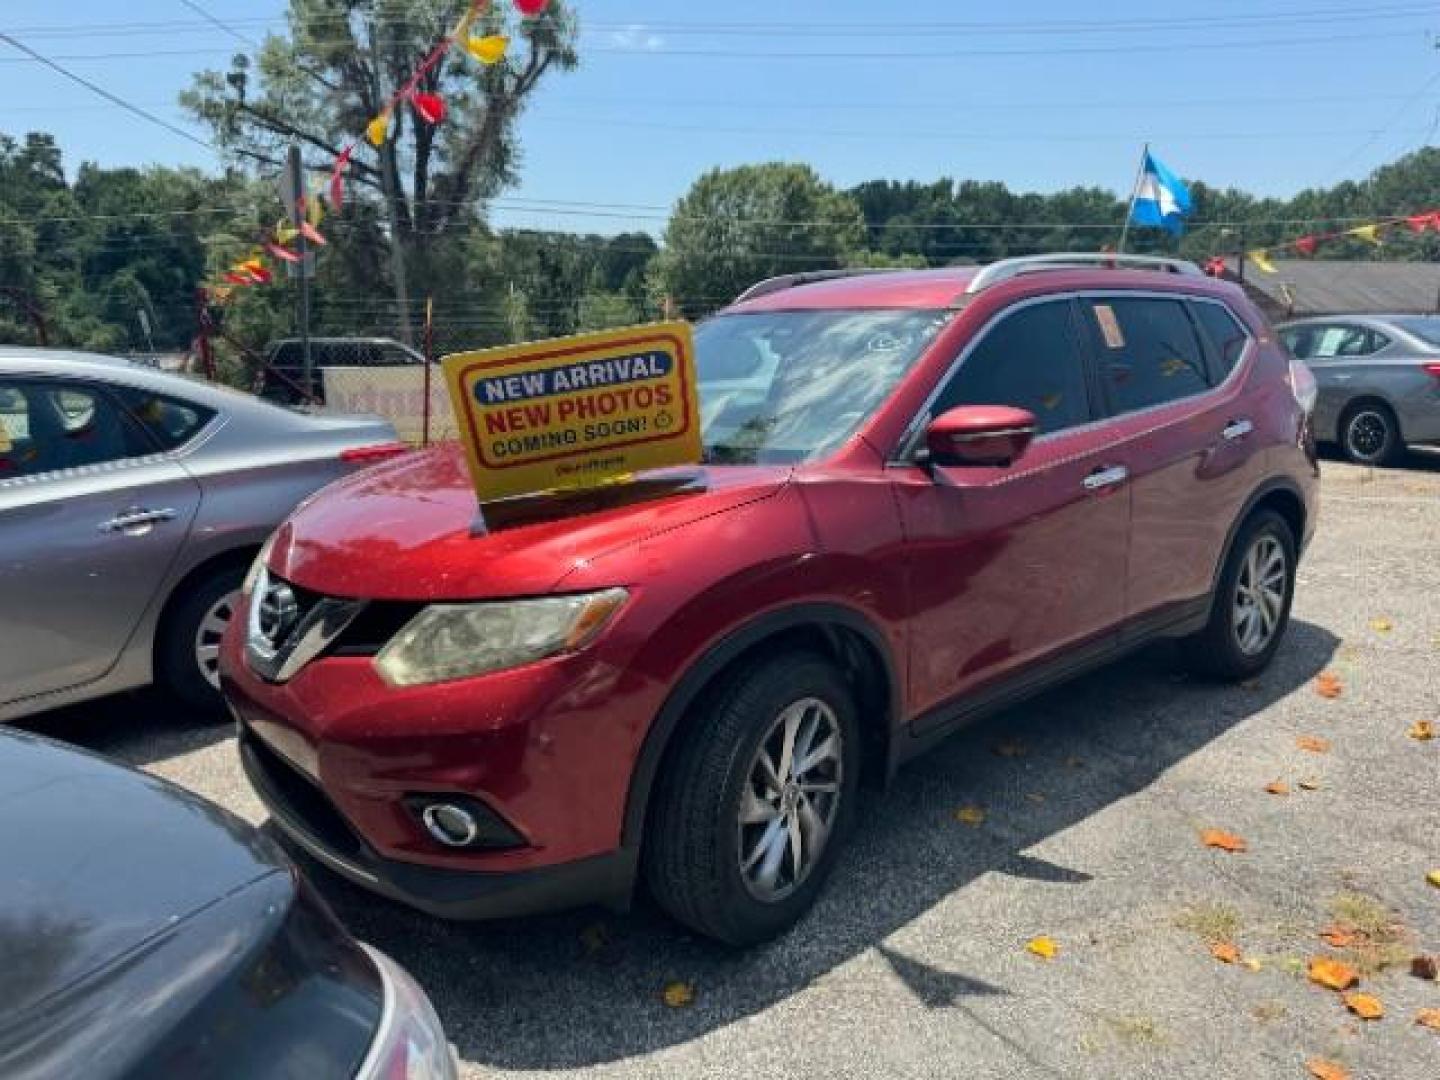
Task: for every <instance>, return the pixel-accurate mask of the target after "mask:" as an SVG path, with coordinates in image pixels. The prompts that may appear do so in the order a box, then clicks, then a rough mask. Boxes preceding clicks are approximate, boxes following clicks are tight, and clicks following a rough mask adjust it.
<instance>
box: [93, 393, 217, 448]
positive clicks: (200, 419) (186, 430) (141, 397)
mask: <svg viewBox="0 0 1440 1080" xmlns="http://www.w3.org/2000/svg"><path fill="white" fill-rule="evenodd" d="M117 393H118V395H119V397H120V400H122V401H123V402H125V407H126V408H127V409H129V410H130V414H131V415H132V416H134V417H135V419H136V420H138V421H139V422H140V425H141V426H142V427H143V428H144V429H145V430H146V431H148V432H149V433H150V436H151V438H153V439H154V440H155V441H156V442H157V443H159V444H160V446H161V447H162V448H163V449H165V450H174V449H175V448H176V447H177V446H183V445H184V444H185V443H187V442H189V441H190V439H191V438H192V437H193V436H194V435H195V433H196V432H197V431H199V430H200V429H201V428H202V427H204V426H205V425H206V424H207V423H209V422H210V418H211V417H213V416H214V415H215V410H214V409H207V408H205V406H203V405H196V404H195V403H194V402H190V401H181V400H179V399H178V398H173V397H167V396H166V395H164V394H154V393H151V392H150V391H148V390H138V389H135V388H134V387H123V388H119V389H118V390H117Z"/></svg>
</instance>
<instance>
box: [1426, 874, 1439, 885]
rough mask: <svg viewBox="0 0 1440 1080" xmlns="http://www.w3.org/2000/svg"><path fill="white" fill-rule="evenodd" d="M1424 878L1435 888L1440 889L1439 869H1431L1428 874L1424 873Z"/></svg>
mask: <svg viewBox="0 0 1440 1080" xmlns="http://www.w3.org/2000/svg"><path fill="white" fill-rule="evenodd" d="M1425 880H1426V881H1428V882H1430V884H1431V885H1434V886H1435V887H1436V888H1437V889H1440V870H1431V871H1430V872H1429V873H1428V874H1426V875H1425Z"/></svg>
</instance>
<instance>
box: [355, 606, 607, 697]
mask: <svg viewBox="0 0 1440 1080" xmlns="http://www.w3.org/2000/svg"><path fill="white" fill-rule="evenodd" d="M628 595H629V594H628V593H627V592H626V591H625V590H624V589H606V590H604V591H603V592H593V593H581V594H578V595H575V596H547V597H542V598H540V599H536V600H499V601H487V602H485V603H479V604H431V605H430V606H429V607H427V608H426V609H425V610H424V611H422V612H420V614H419V615H416V616H415V617H414V618H413V619H411V620H410V621H409V622H408V623H406V624H405V625H404V626H403V627H401V629H400V632H399V633H397V634H396V635H395V636H394V637H393V638H391V639H390V641H389V642H388V643H387V644H386V646H385V647H384V648H383V649H381V650H380V652H379V654H378V655H377V656H376V657H375V667H376V668H377V669H378V670H379V672H380V677H381V678H383V679H384V680H385V681H386V682H387V683H389V684H390V685H391V686H420V685H423V684H425V683H436V682H444V681H446V680H448V679H463V678H468V677H470V676H472V675H483V674H484V673H485V672H487V671H499V670H501V669H503V668H509V667H516V666H518V665H520V664H528V663H530V662H531V661H532V660H540V659H542V658H544V657H546V656H553V655H555V654H556V653H561V652H569V651H571V650H573V649H578V648H580V647H581V646H583V645H585V644H586V643H587V642H589V641H591V640H592V639H593V638H594V637H595V635H596V634H598V633H599V632H600V630H601V628H603V627H604V625H605V624H606V623H607V622H609V621H610V618H611V616H613V615H614V614H615V612H616V611H618V610H619V609H620V605H621V604H623V603H624V602H625V599H626V597H627V596H628Z"/></svg>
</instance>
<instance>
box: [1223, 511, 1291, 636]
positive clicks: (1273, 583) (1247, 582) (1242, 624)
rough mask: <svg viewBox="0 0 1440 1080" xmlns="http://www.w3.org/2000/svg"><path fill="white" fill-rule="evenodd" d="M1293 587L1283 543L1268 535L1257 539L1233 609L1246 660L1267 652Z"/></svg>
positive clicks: (1243, 568) (1237, 586)
mask: <svg viewBox="0 0 1440 1080" xmlns="http://www.w3.org/2000/svg"><path fill="white" fill-rule="evenodd" d="M1289 585H1290V575H1289V570H1288V568H1287V566H1286V564H1285V549H1284V548H1283V547H1282V546H1281V544H1280V541H1279V540H1277V539H1275V537H1273V536H1271V535H1270V534H1268V533H1265V534H1262V535H1260V536H1257V537H1256V538H1255V542H1254V543H1252V544H1251V545H1250V550H1249V551H1248V552H1247V553H1246V555H1245V561H1244V562H1243V563H1241V564H1240V577H1239V579H1238V581H1237V582H1236V584H1235V603H1234V607H1233V609H1232V613H1233V620H1232V624H1231V625H1232V626H1233V627H1234V630H1235V642H1236V644H1238V645H1239V646H1240V651H1241V652H1243V653H1244V654H1245V655H1246V656H1254V655H1256V654H1257V653H1261V652H1264V651H1265V647H1266V646H1267V645H1269V644H1270V640H1271V639H1272V638H1273V637H1274V636H1275V631H1276V629H1277V628H1278V627H1279V626H1280V615H1281V613H1282V612H1283V611H1284V610H1285V591H1286V589H1288V588H1289Z"/></svg>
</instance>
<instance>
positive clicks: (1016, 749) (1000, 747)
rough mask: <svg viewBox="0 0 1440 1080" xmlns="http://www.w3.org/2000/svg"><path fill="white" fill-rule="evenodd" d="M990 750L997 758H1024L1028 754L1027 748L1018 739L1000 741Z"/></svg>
mask: <svg viewBox="0 0 1440 1080" xmlns="http://www.w3.org/2000/svg"><path fill="white" fill-rule="evenodd" d="M990 749H991V751H993V752H994V753H995V754H996V755H997V756H999V757H1024V756H1025V755H1026V754H1027V753H1029V748H1028V747H1026V745H1025V744H1024V743H1023V742H1021V741H1020V740H1019V739H1002V740H1000V741H999V742H998V743H996V744H995V745H994V746H992V747H991V748H990Z"/></svg>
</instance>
